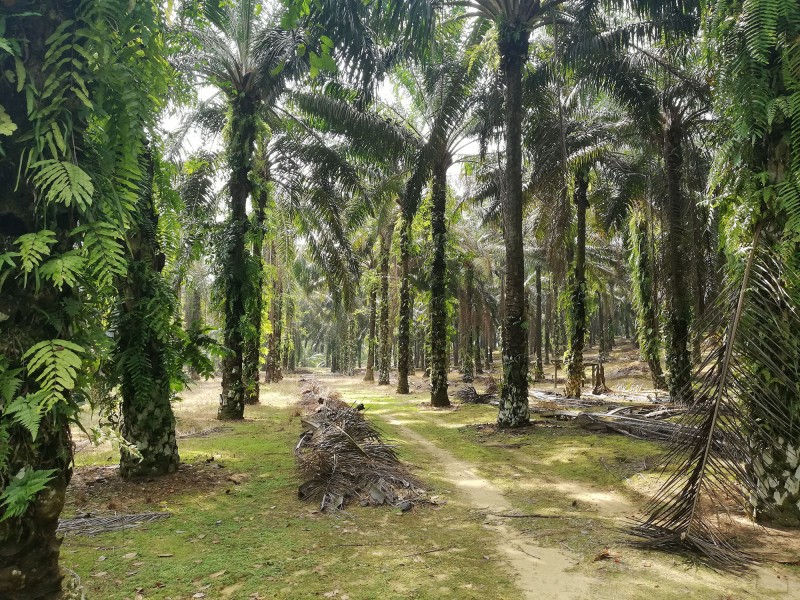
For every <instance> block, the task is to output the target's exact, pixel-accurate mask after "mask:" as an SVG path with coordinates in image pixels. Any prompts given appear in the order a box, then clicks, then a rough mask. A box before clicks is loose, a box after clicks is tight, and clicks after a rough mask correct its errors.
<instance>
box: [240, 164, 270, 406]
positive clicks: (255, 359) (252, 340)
mask: <svg viewBox="0 0 800 600" xmlns="http://www.w3.org/2000/svg"><path fill="white" fill-rule="evenodd" d="M267 179H268V177H267ZM268 185H269V182H268V181H267V182H266V183H262V186H263V187H262V189H260V190H259V191H258V193H256V194H255V195H254V197H253V200H254V206H253V208H254V212H255V215H254V222H253V230H254V237H253V265H254V269H253V272H254V275H253V276H251V278H252V283H251V285H252V290H251V294H250V298H249V299H248V302H247V326H246V328H245V330H244V331H245V334H246V336H245V341H244V357H243V361H244V365H243V368H244V376H243V381H244V403H245V404H247V405H250V406H252V405H255V404H258V402H259V386H258V383H259V376H258V373H259V370H260V366H261V329H262V324H261V313H262V312H263V310H264V299H263V287H264V279H265V278H264V234H265V231H264V225H265V223H266V217H267V201H268V192H267V189H268V188H267V186H268Z"/></svg>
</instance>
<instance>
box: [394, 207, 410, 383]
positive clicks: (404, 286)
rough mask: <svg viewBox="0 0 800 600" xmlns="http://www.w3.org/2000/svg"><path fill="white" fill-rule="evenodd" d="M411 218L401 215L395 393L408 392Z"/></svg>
mask: <svg viewBox="0 0 800 600" xmlns="http://www.w3.org/2000/svg"><path fill="white" fill-rule="evenodd" d="M410 260H411V219H410V218H409V216H408V215H404V216H403V222H402V224H401V227H400V318H399V323H398V331H397V393H398V394H408V371H409V367H410V365H411V289H410V287H411V284H410V281H409V272H408V270H409V262H410Z"/></svg>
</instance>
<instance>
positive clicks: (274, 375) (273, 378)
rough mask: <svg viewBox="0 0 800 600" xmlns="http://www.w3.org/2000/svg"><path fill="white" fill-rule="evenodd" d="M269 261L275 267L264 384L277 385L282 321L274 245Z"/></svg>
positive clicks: (281, 285) (279, 376) (281, 303)
mask: <svg viewBox="0 0 800 600" xmlns="http://www.w3.org/2000/svg"><path fill="white" fill-rule="evenodd" d="M269 254H270V261H271V263H272V265H273V267H275V269H274V270H273V274H272V277H273V280H272V298H271V299H270V307H269V320H270V325H271V326H272V331H271V332H270V333H269V334H268V335H267V358H266V361H265V364H264V371H265V377H264V382H265V383H277V382H279V381H281V380H282V379H283V372H282V371H281V334H282V331H281V324H282V321H283V281H282V278H281V274H280V269H279V268H278V264H277V262H278V261H277V258H276V256H275V245H274V244H272V247H271V248H270V253H269Z"/></svg>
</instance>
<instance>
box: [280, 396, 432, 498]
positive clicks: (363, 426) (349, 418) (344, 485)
mask: <svg viewBox="0 0 800 600" xmlns="http://www.w3.org/2000/svg"><path fill="white" fill-rule="evenodd" d="M303 429H304V431H303V433H302V434H301V435H300V441H299V442H298V443H297V446H296V447H295V450H294V453H295V458H296V461H297V468H298V471H299V473H300V477H301V479H302V480H303V481H304V483H303V484H302V485H300V487H299V489H298V496H299V497H300V499H301V500H312V499H314V500H317V501H319V503H320V510H325V509H340V508H343V507H344V505H345V504H346V503H347V502H349V501H356V502H359V503H361V504H362V505H376V506H377V505H381V504H390V505H395V506H399V505H401V504H403V503H410V502H413V501H414V500H415V499H417V498H418V497H419V496H420V495H421V494H422V493H423V490H422V489H421V486H420V484H419V483H418V482H417V481H416V479H415V478H414V477H413V476H412V475H411V474H410V473H409V472H408V469H407V468H406V467H405V465H403V464H402V463H401V462H400V460H399V459H398V457H397V453H396V452H395V449H394V447H393V446H391V445H389V444H387V443H386V442H385V441H384V439H383V437H382V436H381V434H380V432H379V431H378V429H377V428H376V427H375V426H374V425H373V424H372V423H371V422H370V421H368V420H367V419H365V418H364V415H363V414H362V413H361V412H359V411H358V410H357V409H356V408H350V407H342V406H331V405H323V406H322V408H321V409H320V410H319V411H318V412H316V413H314V414H313V415H309V416H307V417H305V418H303ZM410 506H411V505H410V504H403V506H402V508H404V509H407V508H410Z"/></svg>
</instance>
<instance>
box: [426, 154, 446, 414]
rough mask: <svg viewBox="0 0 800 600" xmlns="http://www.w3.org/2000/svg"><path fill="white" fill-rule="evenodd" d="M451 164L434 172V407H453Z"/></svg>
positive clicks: (432, 402) (438, 165)
mask: <svg viewBox="0 0 800 600" xmlns="http://www.w3.org/2000/svg"><path fill="white" fill-rule="evenodd" d="M447 167H448V165H447V162H446V161H445V160H440V161H438V162H437V164H436V165H434V169H433V189H432V197H433V206H432V208H431V237H432V238H433V265H432V266H431V308H430V319H431V406H450V398H448V396H447V371H448V368H449V365H448V362H449V361H448V358H449V357H448V352H447V346H448V335H447V264H446V262H445V245H446V242H447V226H446V224H445V211H446V205H447Z"/></svg>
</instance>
